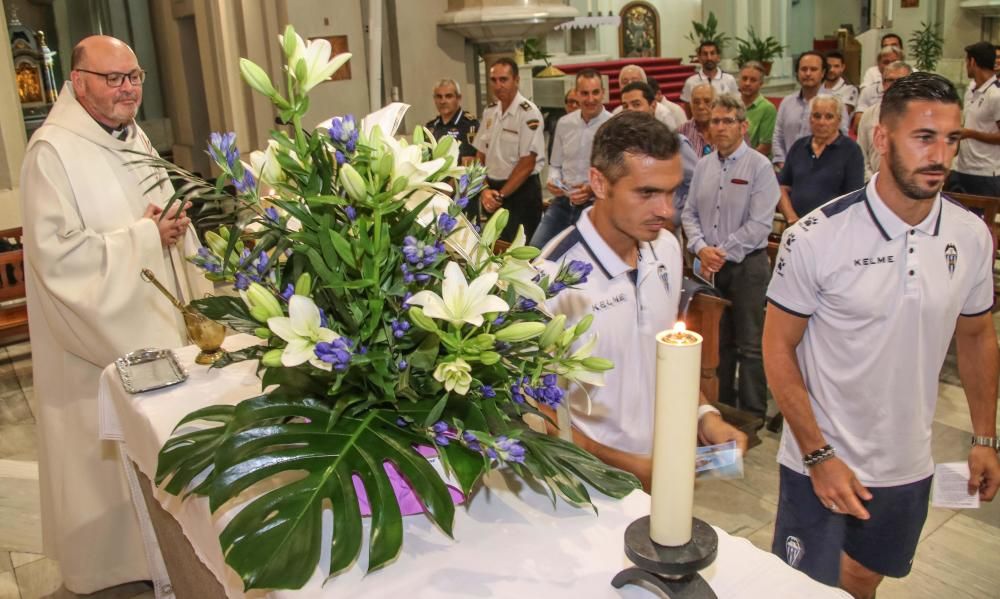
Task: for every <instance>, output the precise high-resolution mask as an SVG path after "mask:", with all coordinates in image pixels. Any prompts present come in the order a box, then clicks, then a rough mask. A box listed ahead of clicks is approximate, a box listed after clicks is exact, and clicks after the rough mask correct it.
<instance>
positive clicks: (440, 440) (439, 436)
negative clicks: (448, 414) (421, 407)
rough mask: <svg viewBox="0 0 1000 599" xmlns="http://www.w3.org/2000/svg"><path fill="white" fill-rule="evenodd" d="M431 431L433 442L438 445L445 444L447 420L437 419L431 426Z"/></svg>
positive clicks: (446, 442)
mask: <svg viewBox="0 0 1000 599" xmlns="http://www.w3.org/2000/svg"><path fill="white" fill-rule="evenodd" d="M431 432H432V433H434V442H435V443H437V444H438V445H447V444H448V443H449V441H450V440H449V438H448V423H447V422H445V421H443V420H438V421H437V422H435V423H434V426H432V427H431Z"/></svg>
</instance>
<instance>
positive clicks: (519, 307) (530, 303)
mask: <svg viewBox="0 0 1000 599" xmlns="http://www.w3.org/2000/svg"><path fill="white" fill-rule="evenodd" d="M537 305H538V303H537V302H535V301H534V300H530V299H528V298H526V297H519V298H517V303H516V304H514V310H515V311H518V312H524V311H527V310H531V309H532V308H534V307H535V306H537Z"/></svg>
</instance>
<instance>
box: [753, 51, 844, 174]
mask: <svg viewBox="0 0 1000 599" xmlns="http://www.w3.org/2000/svg"><path fill="white" fill-rule="evenodd" d="M826 70H827V64H826V58H824V57H823V55H822V54H820V53H819V52H816V51H815V50H808V51H806V52H803V53H802V54H800V55H799V58H798V60H797V61H796V66H795V73H796V77H798V80H799V87H800V89H799V91H797V92H795V93H793V94H789V95H787V96H785V98H784V99H783V100H782V101H781V106H778V118H777V121H775V123H774V139H773V140H772V141H771V161H772V162H774V164H775V165H776V166H777V167H778V168H781V167H782V166H784V164H785V156H786V155H787V154H788V150H790V149H792V144H793V143H795V142H796V141H798V140H799V139H801V138H803V137H805V136H807V135H811V134H812V128H811V127H810V125H809V101H810V100H812V99H813V98H815V97H816V96H817V95H825V94H830V93H832V92H831V91H830V90H828V89H826V88H825V87H823V80H824V78H825V76H826ZM848 123H850V119H849V118H848V116H847V108H844V107H841V119H840V132H841V133H843V134H844V135H847V125H848Z"/></svg>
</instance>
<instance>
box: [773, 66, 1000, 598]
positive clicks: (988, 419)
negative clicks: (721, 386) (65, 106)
mask: <svg viewBox="0 0 1000 599" xmlns="http://www.w3.org/2000/svg"><path fill="white" fill-rule="evenodd" d="M960 117H961V109H960V108H959V103H958V93H957V92H956V91H955V88H954V87H953V86H952V85H951V83H950V82H949V81H948V80H947V79H945V78H943V77H941V76H939V75H934V74H929V73H913V74H912V75H909V76H907V77H904V78H903V79H900V80H899V81H897V82H896V83H895V84H893V86H892V87H890V88H889V89H888V91H886V92H885V97H884V98H883V100H882V107H881V116H880V122H879V125H878V127H877V128H876V130H875V145H876V147H877V148H878V151H879V152H880V153H881V154H882V163H883V165H885V166H886V167H887V168H885V169H882V170H881V171H880V172H879V173H878V174H876V175H875V177H874V178H872V180H871V181H870V182H869V183H868V185H867V186H866V187H865V188H863V189H860V190H858V191H856V192H853V193H850V194H847V195H845V196H842V197H841V198H839V199H837V200H834V201H832V202H830V203H828V204H826V205H824V206H823V207H822V208H821V209H819V210H817V211H814V212H813V213H811V214H810V215H809V216H808V217H807V218H803V219H801V220H799V221H798V222H797V223H796V224H795V225H793V226H792V227H790V228H788V229H787V230H786V231H785V234H784V237H783V240H782V244H781V249H780V250H779V253H778V256H777V262H776V264H775V269H774V276H773V277H772V280H771V284H770V287H769V288H768V293H767V297H768V304H769V305H768V308H767V318H766V319H765V325H764V363H765V368H766V370H767V378H768V381H769V382H770V385H771V390H772V392H773V393H774V397H775V400H777V402H778V407H779V408H780V409H781V412H782V413H783V414H784V417H785V424H786V426H785V429H784V432H783V434H782V438H781V445H780V448H779V450H778V462H779V463H780V464H781V468H780V470H781V474H780V491H779V493H780V494H779V499H778V513H777V518H776V521H775V533H774V542H773V545H772V551H773V552H774V553H775V554H777V555H778V556H779V557H781V558H783V559H784V560H785V561H786V562H788V563H789V564H790V565H791V566H793V567H795V568H798V569H800V570H802V571H804V572H806V573H807V574H809V575H810V576H811V577H813V578H815V579H816V580H819V581H821V582H824V583H826V584H830V585H837V584H839V585H840V586H841V587H843V588H844V589H846V590H847V591H848V592H850V593H851V594H852V595H853V596H855V597H874V596H875V591H876V589H877V587H878V585H879V583H880V582H881V580H882V578H883V577H884V576H893V577H902V576H906V575H907V574H908V573H909V571H910V568H911V566H912V561H913V556H914V553H915V551H916V547H917V542H918V540H919V538H920V530H921V528H922V527H923V523H924V520H925V519H926V517H927V506H928V499H929V493H930V483H931V476H932V474H933V472H934V462H933V459H932V457H931V442H930V440H931V430H932V424H933V422H934V409H935V403H936V401H937V395H938V377H939V375H940V371H941V366H942V364H943V362H944V359H945V357H946V355H947V353H948V346H949V344H950V342H951V340H952V338H954V340H955V344H956V348H957V355H958V361H959V368H958V369H959V375H960V377H961V379H962V384H963V386H964V387H965V393H966V397H967V399H968V403H969V412H970V414H971V417H972V429H971V430H972V431H973V435H974V436H973V437H972V445H973V446H972V449H971V450H970V451H969V457H968V464H969V470H970V478H969V482H968V492H969V493H970V494H972V493H978V494H979V497H980V499H982V500H984V501H989V500H991V499H992V498H993V497H994V495H995V494H996V492H997V488H998V487H1000V460H998V459H997V449H996V447H997V439H996V417H997V411H996V410H997V378H998V372H1000V350H998V348H997V338H996V333H995V331H994V328H993V318H992V313H991V308H992V306H993V242H992V239H991V237H990V232H989V229H988V227H987V226H986V224H985V223H984V222H983V221H982V220H981V219H979V218H978V217H977V216H976V215H974V214H972V213H971V212H969V211H967V210H966V209H965V208H963V207H962V206H960V205H959V204H957V203H955V202H952V201H950V200H948V199H947V198H945V197H943V196H942V195H941V194H940V193H939V192H940V191H941V187H942V185H943V184H944V180H945V177H946V176H947V173H948V167H949V166H950V165H951V161H952V158H954V156H955V151H956V147H955V140H956V139H957V137H958V135H959V131H960V128H961V123H960Z"/></svg>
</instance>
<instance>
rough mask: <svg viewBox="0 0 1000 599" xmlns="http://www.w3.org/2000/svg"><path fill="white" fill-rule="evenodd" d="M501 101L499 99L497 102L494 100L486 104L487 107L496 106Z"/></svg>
mask: <svg viewBox="0 0 1000 599" xmlns="http://www.w3.org/2000/svg"><path fill="white" fill-rule="evenodd" d="M499 103H500V102H499V101H496V102H492V103H490V104H487V105H486V107H487V108H493V107H494V106H496V105H497V104H499Z"/></svg>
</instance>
